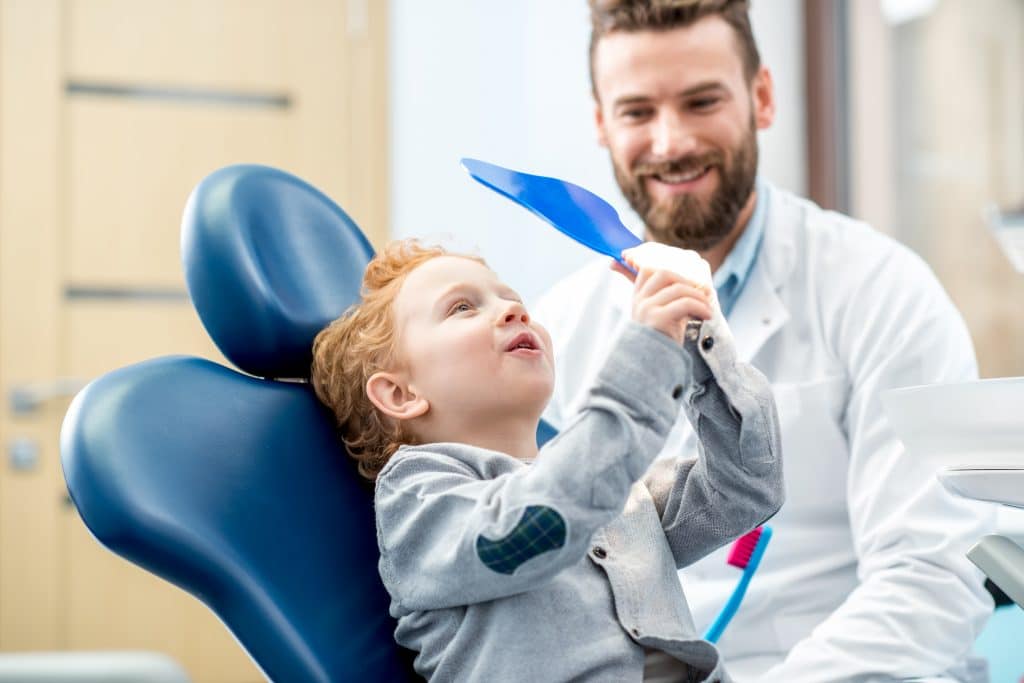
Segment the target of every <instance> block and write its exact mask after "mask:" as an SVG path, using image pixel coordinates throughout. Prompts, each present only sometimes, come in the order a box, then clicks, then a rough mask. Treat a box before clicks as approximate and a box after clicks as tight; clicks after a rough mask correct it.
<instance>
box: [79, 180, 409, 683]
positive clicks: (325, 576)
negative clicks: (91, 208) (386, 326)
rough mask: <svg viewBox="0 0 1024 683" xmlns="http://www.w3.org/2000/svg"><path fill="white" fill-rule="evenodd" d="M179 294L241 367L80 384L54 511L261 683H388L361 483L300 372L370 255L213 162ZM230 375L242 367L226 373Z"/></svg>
mask: <svg viewBox="0 0 1024 683" xmlns="http://www.w3.org/2000/svg"><path fill="white" fill-rule="evenodd" d="M182 231H183V234H182V257H183V263H184V267H185V274H186V280H187V283H188V289H189V293H190V295H191V297H192V301H193V303H194V304H195V307H196V310H197V311H198V313H199V316H200V318H201V319H202V321H203V324H204V325H205V327H206V329H207V331H208V332H209V334H210V336H211V337H212V338H213V340H214V341H215V342H216V343H217V346H218V347H219V348H220V350H221V351H222V352H223V353H224V355H225V356H226V357H227V358H228V359H229V360H230V361H231V362H232V363H234V364H235V365H236V366H237V367H238V368H239V369H240V370H241V371H242V372H238V371H235V370H232V369H229V368H227V367H223V366H221V365H218V364H216V363H213V362H210V361H208V360H204V359H200V358H194V357H184V356H177V357H164V358H157V359H153V360H149V361H146V362H143V363H139V364H136V365H132V366H129V367H126V368H122V369H119V370H116V371H113V372H111V373H109V374H107V375H104V376H103V377H100V378H99V379H97V380H95V381H93V382H92V383H91V384H90V385H89V386H88V387H86V388H85V389H84V390H83V391H82V392H81V393H80V394H79V395H78V396H77V397H76V398H75V400H74V402H73V403H72V405H71V407H70V409H69V411H68V413H67V416H66V417H65V420H64V425H63V428H62V432H61V458H62V462H63V467H64V475H65V478H66V480H67V485H68V489H69V491H70V494H71V498H72V500H73V501H74V504H75V505H76V507H77V508H78V511H79V512H80V514H81V516H82V518H83V520H84V521H85V524H86V525H87V526H88V528H89V529H90V531H91V532H92V533H93V534H94V535H95V536H96V538H97V539H99V541H100V542H101V543H103V544H104V545H106V546H107V547H108V548H110V549H111V550H112V551H114V552H115V553H117V554H119V555H121V556H123V557H125V558H127V559H128V560H130V561H132V562H134V563H136V564H138V565H140V566H142V567H143V568H145V569H148V570H149V571H151V572H153V573H155V574H157V575H159V576H161V577H163V578H164V579H166V580H168V581H170V582H171V583H174V584H176V585H178V586H179V587H181V588H183V589H185V590H186V591H188V592H189V593H191V594H193V595H195V596H196V597H198V598H199V599H200V600H202V601H203V602H204V603H206V604H207V605H208V606H209V607H210V608H211V609H212V610H213V611H214V612H215V613H216V614H217V615H218V616H219V617H220V618H221V620H222V621H223V622H224V623H225V624H226V625H227V626H228V628H229V629H230V630H231V631H232V633H233V634H234V635H235V636H236V637H237V639H238V640H239V641H240V642H241V644H242V645H243V646H244V647H245V649H246V650H247V651H248V653H249V654H250V655H251V656H252V657H253V659H254V660H255V661H256V663H257V664H258V665H259V666H260V667H261V668H262V670H263V672H264V673H265V674H266V675H267V676H268V677H269V678H270V679H271V680H274V681H335V682H336V681H360V682H363V681H405V680H416V679H415V677H414V676H413V675H412V668H411V657H410V656H409V653H406V652H405V651H403V650H401V649H400V648H399V647H398V646H397V645H396V644H395V642H394V639H393V632H394V623H393V621H392V619H391V618H390V617H389V615H388V605H389V600H388V596H387V593H386V592H385V590H384V588H383V586H382V585H381V583H380V579H379V578H378V575H377V558H378V551H377V544H376V538H375V527H374V521H373V511H372V488H371V487H370V486H369V485H368V484H367V483H366V482H364V481H362V480H361V479H360V477H359V476H358V474H357V473H356V469H355V467H354V466H353V464H352V463H351V461H350V459H349V458H348V457H347V456H346V455H345V453H344V450H343V446H342V444H341V442H340V440H339V438H338V436H337V433H336V431H335V429H334V426H333V419H332V417H331V415H330V414H329V412H328V411H326V409H324V408H323V407H322V406H321V405H320V404H319V403H318V401H317V400H316V397H315V395H314V394H313V391H312V389H311V388H310V387H309V386H308V385H307V384H305V383H302V382H298V381H295V380H300V379H303V378H305V377H307V375H308V372H309V364H310V360H311V355H310V353H311V352H310V349H311V344H312V341H313V337H314V336H315V335H316V333H317V332H318V331H319V330H320V329H321V328H322V327H323V326H324V325H326V324H327V323H328V322H329V321H331V320H332V319H334V318H335V317H337V316H338V315H339V314H340V313H341V312H342V311H343V310H344V309H345V308H347V307H348V305H349V304H351V303H353V302H354V301H355V300H356V299H357V298H358V292H359V287H360V282H361V278H362V273H363V269H364V267H365V265H366V263H367V261H368V260H369V259H370V258H371V256H372V254H373V250H372V248H371V246H370V244H369V243H368V242H367V240H366V238H365V237H364V236H363V234H362V233H361V232H360V231H359V229H358V228H357V227H356V225H355V223H354V222H353V221H352V220H351V219H350V218H349V217H348V215H346V214H345V212H344V211H342V210H341V209H340V208H339V207H338V206H337V205H335V204H334V203H333V202H332V201H331V200H330V199H328V198H327V197H326V196H324V195H323V194H322V193H320V192H319V191H318V190H316V189H315V188H313V187H311V186H310V185H308V184H306V183H305V182H303V181H301V180H299V179H298V178H296V177H294V176H291V175H289V174H287V173H283V172H281V171H278V170H275V169H272V168H267V167H263V166H254V165H240V166H230V167H227V168H224V169H221V170H219V171H216V172H215V173H213V174H211V175H210V176H208V177H207V178H206V179H204V180H203V181H202V182H200V183H199V185H198V186H197V187H196V189H195V190H194V191H193V193H192V196H191V197H190V198H189V202H188V205H187V208H186V212H185V216H184V219H183V226H182ZM243 373H245V374H243Z"/></svg>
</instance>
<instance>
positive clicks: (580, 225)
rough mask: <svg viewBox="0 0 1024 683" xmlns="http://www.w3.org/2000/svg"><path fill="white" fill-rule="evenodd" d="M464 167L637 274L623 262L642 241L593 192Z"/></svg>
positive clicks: (474, 163)
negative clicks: (624, 257) (624, 255)
mask: <svg viewBox="0 0 1024 683" xmlns="http://www.w3.org/2000/svg"><path fill="white" fill-rule="evenodd" d="M462 166H463V168H465V169H466V170H467V171H469V175H470V176H472V177H473V179H474V180H477V181H478V182H480V183H481V184H482V185H484V186H486V187H489V188H491V189H492V190H494V191H495V192H497V193H499V194H502V195H504V196H506V197H508V198H509V199H511V200H512V201H514V202H516V203H517V204H519V205H520V206H523V207H526V208H527V209H529V210H530V211H532V212H533V213H535V214H536V215H537V216H540V217H541V218H542V219H544V220H545V221H546V222H548V223H550V224H551V225H552V226H554V227H555V228H557V229H558V230H560V231H561V232H563V233H564V234H566V235H568V236H569V237H571V238H573V239H574V240H576V241H577V242H579V243H580V244H583V245H584V246H586V247H589V248H591V249H593V250H594V251H596V252H599V253H601V254H606V255H608V256H611V257H612V258H613V259H615V260H616V261H618V262H619V263H621V264H622V265H624V266H625V267H626V268H629V269H630V270H633V269H632V267H631V266H630V265H629V264H628V263H626V262H625V261H623V260H622V250H623V249H629V248H630V247H635V246H636V245H638V244H640V242H642V240H641V239H640V238H639V237H637V236H636V235H634V234H633V233H632V232H630V231H629V228H627V227H626V226H624V225H623V224H622V221H621V220H620V219H619V214H618V212H617V211H616V210H615V207H613V206H612V205H611V204H609V203H608V202H606V201H605V200H603V199H601V198H600V197H598V196H597V195H596V194H594V193H593V192H591V191H590V190H586V189H584V188H582V187H580V186H579V185H574V184H573V183H570V182H566V181H564V180H559V179H558V178H549V177H548V176H540V175H532V174H530V173H522V172H520V171H513V170H511V169H508V168H504V167H502V166H497V165H495V164H490V163H487V162H486V161H480V160H479V159H463V160H462Z"/></svg>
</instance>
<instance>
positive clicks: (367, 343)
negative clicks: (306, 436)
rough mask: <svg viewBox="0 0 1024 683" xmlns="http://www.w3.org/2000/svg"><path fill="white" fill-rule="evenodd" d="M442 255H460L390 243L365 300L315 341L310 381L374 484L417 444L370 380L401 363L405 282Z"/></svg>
mask: <svg viewBox="0 0 1024 683" xmlns="http://www.w3.org/2000/svg"><path fill="white" fill-rule="evenodd" d="M439 256H459V257H463V258H469V259H472V260H475V261H479V262H480V263H483V259H480V258H478V257H475V256H468V255H463V254H452V253H449V252H448V251H446V250H445V249H443V248H441V247H437V246H424V245H423V244H421V243H420V242H419V241H418V240H414V239H409V240H396V241H393V242H389V243H388V244H387V245H385V247H384V248H383V249H382V250H381V251H380V252H379V253H378V254H377V255H376V256H374V257H373V259H372V260H371V261H370V263H369V265H367V266H366V272H365V273H364V274H363V284H362V289H361V291H360V294H361V297H362V298H361V301H360V302H359V303H357V304H354V305H353V306H351V307H350V308H349V309H348V310H347V311H345V312H344V313H343V314H342V315H341V317H339V318H338V319H337V320H335V321H334V322H332V323H331V324H330V325H328V326H327V327H325V328H324V329H323V330H321V331H320V333H319V334H318V335H317V336H316V339H315V340H314V341H313V366H312V370H311V373H310V381H311V382H312V384H313V389H314V390H315V391H316V395H317V398H319V399H320V401H321V402H323V403H324V405H326V406H327V407H328V408H330V409H331V411H332V412H333V413H334V417H335V419H336V421H337V424H338V427H339V429H340V431H341V438H342V440H343V441H344V442H345V446H346V447H347V448H348V451H349V453H350V454H351V455H352V457H353V458H355V460H356V462H358V463H359V473H360V474H361V475H362V476H364V477H366V478H367V479H369V480H371V481H373V480H375V479H376V478H377V475H378V474H379V473H380V471H381V469H383V467H384V465H385V464H386V463H387V461H388V459H390V458H391V456H392V455H394V453H395V451H396V450H398V447H399V446H401V445H402V444H409V443H413V438H412V436H411V435H410V434H409V433H408V432H407V430H405V429H403V427H402V424H401V423H400V422H398V421H396V420H392V419H389V418H388V417H387V416H385V415H383V414H381V413H380V412H379V411H378V410H377V408H376V407H375V406H374V405H373V404H372V403H371V402H370V399H369V398H368V397H367V395H366V383H367V381H368V380H369V379H370V377H371V376H372V375H373V374H374V373H375V372H379V371H382V370H388V369H393V368H394V367H395V365H396V360H397V359H396V355H395V349H396V347H397V340H398V339H397V330H396V329H395V321H394V314H393V312H392V304H393V303H394V301H395V297H396V296H398V291H399V290H400V289H401V287H402V282H404V281H405V278H406V276H407V275H408V274H409V273H410V272H412V271H413V270H414V269H415V268H416V267H417V266H420V265H421V264H423V263H425V262H427V261H429V260H431V259H434V258H437V257H439Z"/></svg>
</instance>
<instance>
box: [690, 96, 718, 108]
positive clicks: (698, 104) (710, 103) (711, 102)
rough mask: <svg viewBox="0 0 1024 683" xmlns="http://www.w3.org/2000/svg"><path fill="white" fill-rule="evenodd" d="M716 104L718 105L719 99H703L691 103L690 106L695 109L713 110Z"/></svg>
mask: <svg viewBox="0 0 1024 683" xmlns="http://www.w3.org/2000/svg"><path fill="white" fill-rule="evenodd" d="M716 104H718V98H717V97H702V98H700V99H699V100H693V101H692V102H690V106H691V107H693V108H694V109H711V108H712V107H714V106H715V105H716Z"/></svg>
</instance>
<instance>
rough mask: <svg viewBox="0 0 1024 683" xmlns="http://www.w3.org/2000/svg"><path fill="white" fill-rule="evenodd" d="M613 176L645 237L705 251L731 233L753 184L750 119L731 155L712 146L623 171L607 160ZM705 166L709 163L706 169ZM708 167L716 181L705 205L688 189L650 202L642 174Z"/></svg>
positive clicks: (754, 140) (753, 130) (754, 145)
mask: <svg viewBox="0 0 1024 683" xmlns="http://www.w3.org/2000/svg"><path fill="white" fill-rule="evenodd" d="M612 166H613V167H614V169H615V179H616V180H617V181H618V183H619V187H620V188H621V189H622V193H623V194H624V195H625V196H626V199H627V200H628V201H629V205H630V206H632V207H633V210H634V211H636V212H637V214H638V215H639V216H640V218H642V219H643V221H644V224H645V225H646V226H647V231H648V233H649V234H650V237H651V239H653V240H654V241H656V242H661V243H663V244H668V245H671V246H675V247H682V248H684V249H694V250H696V251H707V250H708V249H712V248H713V247H715V246H716V245H718V244H719V243H721V241H722V240H723V239H725V237H726V236H727V235H728V234H729V233H730V232H732V229H733V228H734V227H735V225H736V219H737V218H738V217H739V215H740V211H742V210H743V206H744V205H745V204H746V203H747V199H748V198H749V197H750V193H751V192H752V191H753V189H754V182H755V178H756V177H757V129H756V128H755V126H754V122H753V121H751V125H750V133H749V134H748V135H747V136H746V137H745V138H744V139H743V141H741V142H740V144H739V145H738V146H737V147H736V149H735V151H734V153H733V155H732V159H731V160H726V159H723V155H722V153H721V152H718V151H713V152H708V153H705V154H700V155H691V156H686V157H681V158H679V159H673V160H671V161H663V162H658V163H643V162H641V163H638V164H635V165H634V166H633V169H632V173H626V172H625V171H624V170H623V169H621V168H620V167H619V165H618V164H617V163H615V162H614V160H613V162H612ZM709 167H710V168H709ZM705 168H708V172H709V173H710V172H711V169H712V168H716V169H718V173H719V184H718V187H717V188H716V189H715V191H714V193H713V194H712V195H711V201H710V203H709V204H708V206H707V207H703V206H702V205H701V200H700V199H699V198H698V197H697V196H695V195H691V194H682V195H678V196H675V197H672V198H671V199H669V200H668V201H666V202H664V203H662V204H655V203H654V200H653V199H652V198H651V196H650V194H649V193H648V192H647V187H646V185H645V184H644V178H645V177H646V176H649V175H661V174H685V173H692V172H693V171H701V170H703V169H705Z"/></svg>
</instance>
